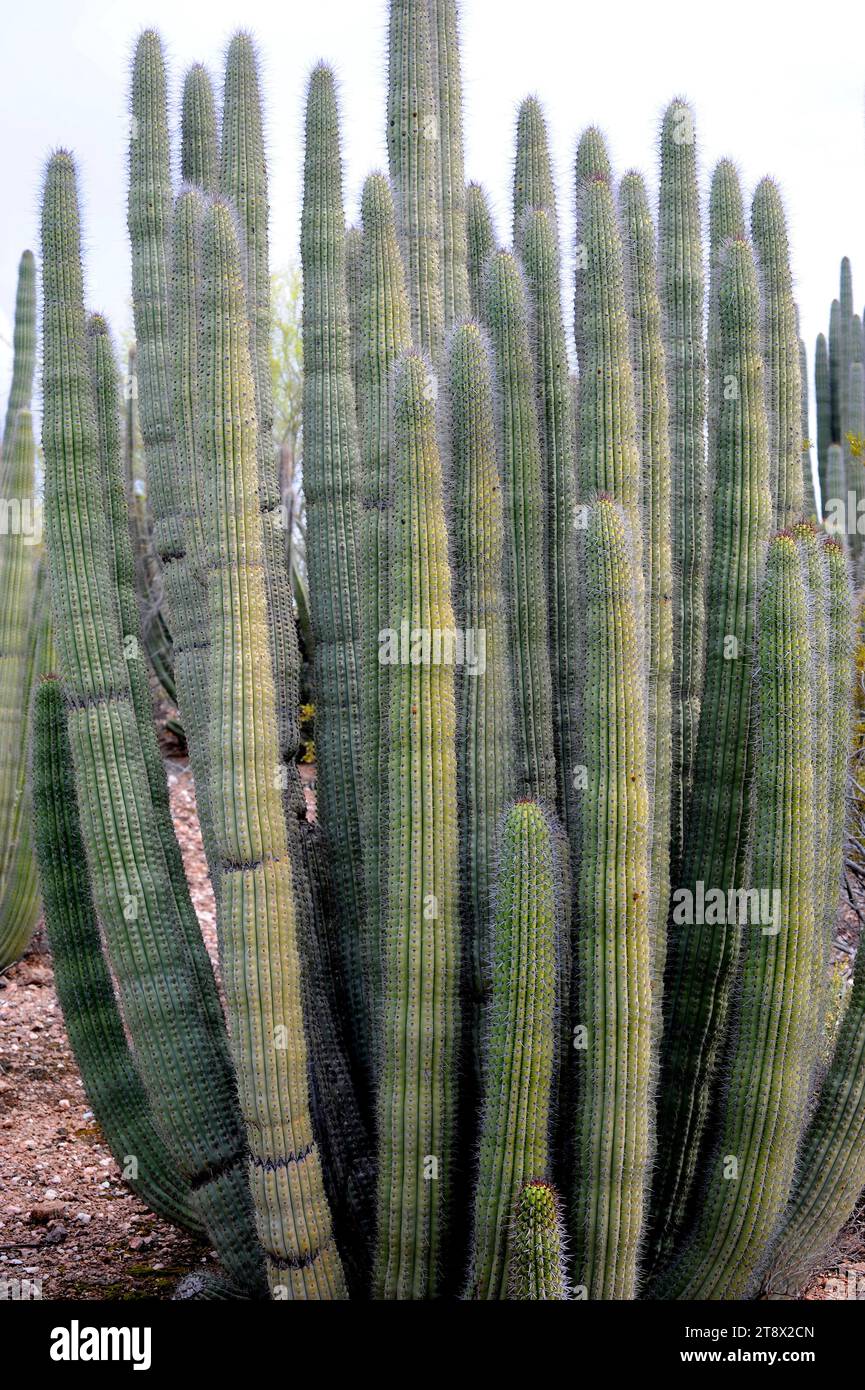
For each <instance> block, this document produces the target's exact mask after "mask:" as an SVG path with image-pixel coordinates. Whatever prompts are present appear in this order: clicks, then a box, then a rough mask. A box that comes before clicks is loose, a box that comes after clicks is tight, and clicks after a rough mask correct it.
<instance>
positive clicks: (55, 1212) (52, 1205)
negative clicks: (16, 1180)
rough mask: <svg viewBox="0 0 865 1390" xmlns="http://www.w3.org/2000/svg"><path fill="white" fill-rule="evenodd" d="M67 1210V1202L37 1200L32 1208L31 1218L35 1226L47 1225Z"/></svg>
mask: <svg viewBox="0 0 865 1390" xmlns="http://www.w3.org/2000/svg"><path fill="white" fill-rule="evenodd" d="M65 1211H66V1203H65V1202H37V1203H36V1204H35V1206H32V1207H31V1208H30V1212H29V1218H30V1220H31V1221H32V1222H33V1225H34V1226H46V1225H47V1224H48V1222H49V1221H53V1220H54V1219H55V1218H56V1217H58V1216H63V1214H64V1212H65Z"/></svg>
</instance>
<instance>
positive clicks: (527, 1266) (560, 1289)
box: [509, 1178, 568, 1302]
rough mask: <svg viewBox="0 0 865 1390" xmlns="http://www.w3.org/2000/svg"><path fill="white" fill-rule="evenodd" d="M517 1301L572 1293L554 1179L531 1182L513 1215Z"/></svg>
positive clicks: (513, 1271)
mask: <svg viewBox="0 0 865 1390" xmlns="http://www.w3.org/2000/svg"><path fill="white" fill-rule="evenodd" d="M509 1297H510V1298H511V1299H514V1300H517V1301H528V1300H530V1301H532V1302H537V1301H540V1300H542V1299H556V1300H562V1299H567V1297H568V1285H567V1277H566V1274H565V1236H564V1223H563V1222H562V1214H561V1201H560V1199H559V1194H558V1192H557V1191H556V1189H555V1188H554V1187H553V1185H552V1183H548V1182H543V1181H542V1180H541V1179H540V1178H535V1179H533V1181H532V1182H527V1183H526V1185H525V1187H524V1188H523V1190H522V1192H521V1193H520V1195H519V1197H518V1198H517V1204H516V1209H515V1211H514V1216H513V1231H512V1234H511V1264H510V1294H509Z"/></svg>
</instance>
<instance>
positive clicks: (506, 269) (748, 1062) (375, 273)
mask: <svg viewBox="0 0 865 1390" xmlns="http://www.w3.org/2000/svg"><path fill="white" fill-rule="evenodd" d="M388 67H389V70H388V113H387V137H388V138H387V150H388V170H387V173H382V172H374V173H372V174H370V175H369V177H368V178H367V180H366V182H365V184H364V186H363V194H362V199H361V220H360V225H359V226H358V227H356V228H348V227H347V226H346V218H345V209H344V204H343V184H342V160H341V149H340V119H339V110H338V104H337V99H336V88H335V79H334V75H333V73H332V72H331V71H330V69H329V68H327V67H326V66H324V65H319V66H318V67H316V69H315V70H314V71H313V73H312V75H311V77H310V81H309V87H308V92H307V104H306V125H305V155H304V196H303V211H302V219H301V229H300V247H301V262H302V270H303V290H304V307H303V349H304V401H303V415H304V423H303V432H304V467H303V484H304V491H305V504H306V528H307V530H306V548H305V556H306V558H305V564H306V572H307V573H306V577H307V578H308V583H309V620H310V623H311V631H312V637H313V639H314V665H313V687H314V698H315V710H316V715H315V721H316V722H315V747H316V753H317V767H316V810H315V816H314V817H313V815H312V814H311V810H310V808H308V806H307V804H306V801H305V799H304V795H303V791H302V788H301V784H300V778H299V773H298V768H297V758H298V748H299V672H300V657H299V647H298V638H297V631H296V619H295V614H294V612H293V602H292V579H291V566H292V563H293V561H292V560H291V559H290V558H289V550H288V539H289V538H288V535H287V534H286V533H285V530H284V517H283V514H282V511H281V507H280V495H279V489H278V482H277V472H276V463H275V451H274V448H273V441H272V414H273V409H272V401H271V392H270V379H269V375H268V372H269V359H268V353H269V338H270V305H269V297H268V285H269V270H268V266H269V248H268V232H267V227H268V191H267V166H266V161H265V157H264V143H263V138H262V129H263V124H264V122H263V114H262V108H261V96H260V91H259V81H258V69H257V59H256V54H255V50H254V47H253V45H252V43H251V41H250V39H249V37H248V36H247V35H245V34H239V35H237V36H235V38H234V39H233V40H232V42H231V44H230V46H229V49H228V54H227V59H226V69H225V85H224V94H223V100H222V109H221V119H217V114H216V112H217V103H216V99H215V96H214V92H213V89H212V86H211V83H210V79H209V77H208V75H207V73H206V72H205V70H204V69H203V68H201V67H200V66H196V67H194V68H193V69H192V70H191V71H190V73H189V74H188V75H187V78H186V81H185V84H184V89H183V101H182V121H181V148H180V159H179V164H177V169H178V171H179V174H180V176H181V177H182V183H181V182H179V181H177V183H175V180H174V178H173V156H172V150H171V146H170V140H169V133H168V132H169V124H168V117H167V109H168V108H167V99H168V98H167V82H166V71H165V65H164V59H163V54H162V47H161V44H160V41H159V39H158V37H157V36H156V35H155V34H154V33H152V32H150V31H148V32H147V33H145V34H144V35H142V37H141V39H140V41H139V44H138V49H137V53H136V59H135V64H134V71H133V81H132V112H133V115H134V117H135V119H134V121H133V122H132V127H131V130H132V139H131V147H130V192H129V227H130V235H131V240H132V249H133V266H134V274H133V304H134V310H135V320H136V337H137V349H136V350H137V367H136V370H137V375H138V380H139V381H140V392H139V400H140V416H141V428H142V434H143V440H144V447H145V451H146V453H147V464H148V476H149V488H148V502H149V506H150V508H151V511H152V522H153V541H154V546H155V552H156V557H157V560H158V563H159V566H160V567H161V572H162V584H163V589H164V602H165V618H166V623H167V626H168V628H169V629H170V632H171V635H172V642H173V658H174V672H175V679H176V691H177V699H178V706H179V711H180V715H181V718H182V720H183V725H184V729H185V731H186V734H187V739H188V744H189V750H190V758H191V764H192V769H193V773H194V777H195V782H196V790H197V796H198V805H199V810H200V818H201V827H202V837H203V842H204V847H205V852H206V856H207V861H208V865H209V870H210V875H211V879H212V882H213V887H214V891H215V896H216V902H217V935H218V945H219V957H220V972H221V978H222V982H223V987H224V995H225V1003H226V1016H227V1017H226V1020H225V1021H223V1016H222V1011H221V1009H220V1006H219V1000H218V996H217V992H216V987H215V981H214V977H213V973H212V970H211V968H210V964H209V961H208V959H207V956H206V953H205V951H204V947H203V943H202V940H201V935H200V932H199V930H198V926H197V923H196V921H195V915H194V912H193V910H192V904H191V901H190V898H189V893H188V889H187V886H186V882H185V879H184V876H183V870H182V863H181V861H180V856H179V850H178V846H177V842H176V839H175V837H174V834H173V830H172V827H171V823H170V816H169V814H168V803H167V796H166V791H165V777H164V772H163V769H162V766H161V763H160V760H159V754H158V748H157V744H156V740H155V735H154V727H153V721H152V710H151V707H150V693H149V688H148V683H147V676H146V669H145V666H144V664H143V657H144V655H145V651H146V645H147V644H146V640H145V636H144V633H143V630H142V627H141V621H140V614H139V608H138V604H137V602H136V596H135V556H134V554H133V547H132V543H131V541H130V536H129V531H128V517H127V510H128V508H127V494H128V488H127V489H124V461H123V458H122V457H121V454H122V450H121V448H120V433H119V419H120V406H119V402H118V394H117V369H116V365H115V360H114V353H113V348H112V344H111V338H110V334H109V332H108V327H107V325H106V323H105V321H104V320H103V319H102V318H101V317H99V316H91V318H90V319H87V318H86V315H85V307H84V282H83V273H82V265H81V254H80V227H79V220H78V207H77V192H76V174H75V167H74V163H73V160H72V158H71V156H70V155H68V154H67V153H65V152H62V151H61V152H59V153H57V154H55V155H54V156H53V157H52V159H51V161H50V163H49V165H48V170H47V174H46V179H45V188H44V198H43V247H42V275H43V303H44V361H45V369H44V378H43V396H44V402H45V412H44V421H43V446H44V452H45V466H46V484H45V497H46V509H47V519H48V552H49V559H50V569H51V585H52V604H53V612H54V616H55V622H56V627H57V633H58V649H59V650H58V673H59V679H58V680H56V681H51V682H48V683H46V684H45V685H44V686H43V687H42V690H41V691H40V695H39V702H38V723H37V739H36V753H35V773H36V792H37V808H36V809H37V815H36V829H37V840H38V846H39V858H40V865H41V871H42V877H43V891H44V895H45V903H46V911H47V914H48V921H49V931H50V935H51V942H52V947H53V949H54V952H55V957H56V961H57V970H58V988H59V991H60V994H61V1000H62V1002H63V1006H64V1009H65V1010H66V1014H67V1019H68V1023H69V1029H70V1034H71V1036H72V1040H73V1044H74V1046H75V1048H76V1050H77V1053H78V1056H79V1060H80V1064H81V1068H82V1072H83V1074H84V1079H85V1084H86V1085H87V1087H88V1091H89V1093H90V1094H91V1096H92V1098H93V1104H94V1108H95V1109H97V1111H98V1113H99V1115H100V1118H101V1120H102V1123H103V1124H104V1126H105V1129H106V1134H107V1136H108V1138H109V1142H110V1143H111V1144H112V1148H113V1151H114V1152H115V1153H116V1154H119V1153H121V1152H124V1153H127V1152H129V1151H130V1149H131V1150H132V1151H134V1152H135V1153H136V1154H137V1155H138V1157H139V1164H138V1171H137V1177H136V1181H137V1182H138V1190H139V1191H140V1192H141V1193H142V1194H143V1195H144V1196H145V1198H146V1200H148V1201H149V1202H151V1204H152V1205H153V1206H154V1207H155V1208H157V1209H159V1210H161V1211H163V1212H166V1213H167V1214H169V1215H171V1216H172V1218H173V1219H175V1220H177V1221H179V1222H182V1223H185V1224H187V1225H189V1226H190V1227H191V1228H193V1229H196V1230H199V1231H202V1232H203V1233H205V1234H206V1236H207V1238H208V1239H209V1240H210V1241H211V1243H212V1244H213V1246H214V1247H215V1249H216V1252H217V1254H218V1256H219V1259H220V1261H221V1264H222V1266H223V1271H224V1276H225V1284H224V1286H223V1287H222V1292H223V1293H227V1292H229V1291H231V1292H233V1293H235V1294H237V1293H240V1294H242V1295H245V1296H249V1297H257V1296H261V1295H264V1294H266V1293H267V1292H269V1293H270V1295H271V1296H272V1297H274V1298H277V1299H282V1298H291V1299H294V1298H298V1299H343V1298H346V1297H349V1296H350V1297H353V1298H364V1297H374V1298H377V1299H426V1298H435V1297H448V1296H450V1297H457V1296H462V1297H465V1298H469V1299H477V1300H486V1299H505V1298H514V1299H519V1300H540V1299H555V1300H561V1299H566V1298H567V1299H595V1300H596V1299H632V1298H636V1297H640V1296H648V1297H651V1298H738V1297H743V1296H748V1295H751V1294H755V1293H757V1292H758V1291H760V1290H761V1289H766V1290H768V1291H769V1292H772V1293H775V1292H777V1291H778V1290H781V1291H782V1294H786V1293H787V1292H788V1291H789V1290H792V1289H794V1288H796V1287H798V1283H799V1282H800V1281H801V1279H802V1278H803V1277H804V1276H805V1275H806V1274H807V1271H808V1270H809V1269H810V1268H811V1267H812V1265H813V1261H814V1260H815V1259H816V1258H817V1257H818V1256H819V1254H820V1252H821V1250H822V1249H823V1248H824V1247H825V1246H826V1245H827V1244H828V1243H829V1242H830V1241H831V1240H832V1239H833V1237H834V1235H835V1234H836V1233H837V1230H838V1228H839V1226H840V1224H841V1223H842V1222H843V1221H844V1219H845V1218H846V1216H848V1215H849V1213H850V1211H851V1209H852V1206H853V1203H854V1201H855V1197H856V1193H857V1190H858V1187H859V1186H861V1183H862V1181H863V1180H865V1174H863V1172H862V1157H861V1147H862V1146H861V1134H862V1131H863V1127H865V1068H863V1062H862V1051H863V1037H862V1030H863V1017H865V1014H863V991H862V981H863V979H865V973H863V970H862V968H861V966H860V967H859V968H858V972H857V983H856V985H855V986H854V989H853V991H852V996H851V1001H850V1005H849V1008H848V1010H847V1012H846V1014H845V1018H844V1021H843V1023H842V1026H841V1029H840V1032H839V1036H838V1041H837V1044H836V1047H835V1050H834V1054H833V1056H832V1059H831V1061H830V1063H829V1066H828V1069H827V1071H826V1075H825V1077H824V1078H822V1079H821V1078H820V1077H819V1076H818V1074H817V1069H816V1066H815V1062H816V1058H817V1057H818V1055H819V1051H820V1046H819V1033H820V1029H821V1026H822V1019H823V1015H824V1009H825V996H826V970H827V961H828V955H829V943H830V939H831V935H832V928H833V924H834V919H835V914H836V911H837V906H838V901H839V895H840V886H841V876H842V870H843V845H844V836H845V808H846V804H847V785H846V779H847V765H846V758H847V751H848V743H849V734H850V728H849V723H850V710H851V706H852V672H853V667H852V652H853V638H852V616H851V613H852V608H851V592H850V581H849V576H848V571H847V552H846V550H845V547H844V545H843V543H841V542H839V541H836V540H834V539H831V538H829V537H828V536H827V535H826V533H825V531H824V530H823V528H822V527H819V526H818V525H817V523H816V521H815V520H813V519H812V518H811V517H810V502H809V500H807V499H810V497H811V489H810V488H809V487H808V483H809V468H808V467H807V466H805V465H803V459H804V458H806V457H807V455H806V453H805V451H804V450H803V434H804V430H805V428H806V424H805V413H804V411H803V401H802V376H801V372H802V368H801V361H802V348H801V343H800V339H799V329H798V320H797V314H796V307H795V304H794V301H793V296H792V288H791V286H792V279H791V274H790V262H789V251H788V245H787V232H786V226H785V219H784V211H783V207H782V204H781V199H780V196H779V194H778V190H777V187H776V185H775V184H774V183H773V182H772V181H771V180H768V179H765V180H763V181H762V182H761V183H760V184H759V185H758V187H757V189H756V191H755V193H754V198H753V204H752V207H751V215H750V222H749V224H748V225H746V220H745V212H744V202H743V197H742V190H741V187H740V183H739V178H738V174H737V172H736V169H735V166H733V165H732V164H731V163H730V162H729V161H722V163H721V164H720V165H719V166H718V168H717V169H716V171H715V173H714V177H713V180H712V196H711V203H710V217H709V226H708V271H709V273H708V278H707V279H704V269H703V229H702V225H701V212H700V204H699V197H698V187H699V178H700V170H699V165H698V159H697V146H696V139H695V128H694V126H695V123H694V115H693V112H692V110H691V108H690V107H689V106H688V105H687V104H686V103H685V102H683V101H681V100H678V99H677V100H675V101H673V102H672V103H671V105H670V106H669V108H668V109H667V111H666V112H665V114H664V117H663V122H662V127H661V169H660V200H659V206H658V217H657V225H656V223H655V220H654V218H653V213H652V209H651V207H650V199H649V194H648V191H647V186H646V183H645V181H644V180H643V178H642V176H641V175H640V174H638V173H636V172H634V171H630V172H628V173H627V174H625V176H624V177H623V178H622V179H621V181H620V182H619V184H618V187H616V186H615V183H614V177H613V171H612V167H611V163H610V159H609V155H608V152H607V149H606V144H605V141H604V138H603V136H602V134H601V133H600V132H599V131H598V130H597V129H596V128H594V127H589V128H588V129H587V130H586V131H585V132H584V134H583V135H582V137H581V139H580V141H579V146H578V149H577V153H576V160H575V165H574V171H573V173H574V181H573V189H572V196H573V200H574V209H575V213H576V224H577V229H578V231H577V248H576V249H577V255H576V258H575V259H576V264H575V272H574V279H573V285H572V290H573V337H572V339H571V337H570V332H569V330H568V329H566V326H565V324H566V320H565V314H564V311H563V303H562V293H561V283H562V278H561V255H562V247H561V243H560V234H559V212H558V208H557V203H556V190H555V184H554V180H553V177H552V162H551V159H550V152H549V145H548V135H547V129H546V123H545V118H544V113H543V109H542V107H541V106H540V103H539V102H538V101H537V99H536V98H533V97H532V98H528V99H527V100H526V101H525V102H524V103H523V105H522V106H521V107H520V110H519V113H518V117H517V122H516V159H515V171H514V183H513V209H512V211H513V221H512V228H513V244H512V246H510V247H500V246H499V245H498V243H497V238H496V230H495V226H494V221H493V218H492V215H491V212H490V203H489V200H488V198H487V195H486V194H485V193H484V191H483V189H482V188H481V186H480V185H478V184H474V183H470V184H468V185H466V183H465V173H464V156H463V145H462V127H461V110H460V107H461V80H460V72H459V51H458V41H457V13H456V6H455V3H454V0H391V4H390V20H389V38H388ZM175 162H176V161H175ZM848 269H849V268H848ZM706 309H707V310H708V313H707V315H706V321H707V324H708V328H707V329H706V327H705V326H704V310H706ZM848 310H849V315H848ZM833 323H834V327H833V332H832V334H831V335H830V343H829V349H828V352H827V350H826V347H825V344H824V345H823V347H822V348H820V347H819V345H818V353H817V358H816V370H817V374H818V382H821V383H823V387H822V389H823V395H822V396H821V394H820V389H818V440H817V443H818V458H820V460H821V466H822V467H824V469H825V470H828V469H829V467H830V465H831V466H832V467H834V468H835V469H836V470H837V469H839V468H841V469H843V468H844V467H845V466H847V467H849V468H852V466H853V462H852V461H853V458H854V454H853V444H852V443H851V442H850V440H849V439H848V440H847V444H846V446H845V445H844V439H843V437H842V436H841V435H840V433H838V431H839V429H840V425H839V422H846V423H848V424H850V430H849V433H850V434H851V436H854V437H855V429H854V426H856V425H857V421H859V420H860V415H857V409H858V407H857V404H856V402H857V400H858V397H857V395H856V389H855V388H856V387H857V384H858V383H860V379H861V373H862V354H861V331H860V332H859V335H858V337H857V330H856V320H855V319H854V317H853V316H852V309H851V307H850V293H849V273H846V278H845V281H844V285H843V292H842V298H841V300H840V301H839V307H838V309H837V311H836V312H835V315H834V320H833ZM571 343H573V347H574V349H575V360H576V364H577V367H578V373H577V374H575V373H574V372H573V371H572V364H573V361H574V354H572V352H571ZM857 343H858V344H859V345H860V347H859V348H858V349H857ZM857 351H859V356H858V357H857V356H856V353H857ZM845 354H846V357H845ZM848 359H849V361H848V368H847V370H846V375H845V373H844V372H843V371H842V370H841V363H842V361H846V360H848ZM857 368H858V373H857ZM833 383H834V384H833ZM845 383H846V384H845ZM860 394H861V392H860ZM859 404H860V405H861V402H860V403H859ZM851 422H852V423H851ZM845 447H846V453H845ZM822 476H823V475H822V474H821V478H822ZM824 496H825V493H824ZM806 513H807V514H806ZM854 558H855V552H854ZM58 860H61V861H62V864H63V868H62V871H61V870H60V868H59V867H58ZM767 902H768V904H769V907H768V908H767V907H766V906H765V905H766V903H767ZM764 909H765V910H764ZM743 910H744V911H745V914H746V915H745V916H744V917H742V916H737V915H736V914H737V912H740V911H743ZM748 912H750V915H748ZM713 913H714V916H713V915H712V914H713ZM755 914H756V915H755ZM97 919H98V921H99V923H100V925H101V929H102V934H101V935H100V933H99V932H98V931H97V930H96V926H95V922H96V920H97ZM112 976H113V979H114V981H115V982H116V988H115V986H114V985H113V984H112ZM127 1038H128V1041H127ZM818 1083H819V1092H818V1094H817V1097H816V1099H815V1101H814V1104H813V1107H811V1103H810V1100H809V1097H810V1095H811V1093H812V1091H813V1090H814V1089H815V1088H816V1086H817V1084H818ZM731 1165H732V1167H734V1168H735V1179H736V1180H735V1181H731V1180H730V1169H731ZM211 1292H213V1289H212V1290H211Z"/></svg>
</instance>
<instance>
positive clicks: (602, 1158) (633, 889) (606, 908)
mask: <svg viewBox="0 0 865 1390" xmlns="http://www.w3.org/2000/svg"><path fill="white" fill-rule="evenodd" d="M631 556H632V551H631V549H630V542H629V536H628V528H627V523H626V521H625V518H624V515H623V512H622V510H621V508H620V507H618V506H617V504H616V503H614V502H613V501H611V500H610V499H609V498H601V499H599V500H598V501H597V502H596V503H595V504H594V505H593V506H592V508H591V510H590V513H589V517H588V527H587V530H586V533H585V571H584V572H585V619H584V621H585V639H584V640H585V651H586V663H585V671H584V677H585V679H584V684H583V692H582V709H583V721H584V729H585V734H584V742H585V755H584V756H585V763H586V769H587V785H586V789H585V791H583V793H582V803H581V804H582V836H581V854H580V856H579V858H578V859H577V860H576V880H577V883H576V889H577V893H576V901H577V922H578V932H577V953H578V960H577V980H578V1000H579V1003H578V1008H577V1010H576V1013H575V1017H576V1018H577V1020H578V1022H579V1023H580V1024H581V1025H582V1027H583V1029H585V1031H586V1041H585V1048H584V1049H583V1050H581V1051H580V1052H579V1053H578V1054H577V1056H578V1065H579V1104H578V1111H577V1134H576V1141H577V1142H576V1154H575V1194H574V1218H573V1227H572V1229H573V1232H574V1243H575V1281H576V1283H577V1285H578V1286H580V1287H581V1288H582V1289H583V1290H584V1295H585V1297H587V1298H592V1299H596V1298H600V1299H609V1298H615V1299H618V1298H633V1297H634V1294H635V1289H636V1280H637V1253H638V1247H639V1243H640V1235H641V1227H642V1220H643V1208H644V1198H645V1188H646V1179H647V1175H648V1166H649V1157H650V1134H649V1117H650V1108H651V1084H652V1071H653V1067H652V1040H651V1033H652V987H651V949H650V941H649V862H648V860H649V854H648V839H647V823H648V792H647V787H646V722H645V721H646V712H645V698H644V690H643V680H642V666H641V656H640V640H639V638H638V632H641V631H642V628H643V611H642V606H641V605H640V604H639V601H638V599H637V597H636V592H635V591H636V582H635V580H636V566H635V565H634V563H633V560H632V558H631ZM611 805H614V806H615V807H616V815H615V816H614V817H612V818H611V816H610V814H609V807H610V806H611Z"/></svg>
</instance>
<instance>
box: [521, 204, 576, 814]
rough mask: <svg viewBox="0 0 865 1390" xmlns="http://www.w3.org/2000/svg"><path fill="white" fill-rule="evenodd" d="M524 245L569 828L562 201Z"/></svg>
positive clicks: (572, 487)
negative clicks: (558, 218) (558, 232)
mask: <svg viewBox="0 0 865 1390" xmlns="http://www.w3.org/2000/svg"><path fill="white" fill-rule="evenodd" d="M519 246H520V252H521V255H522V260H523V265H524V266H525V273H526V285H527V289H528V296H529V302H530V304H531V314H530V323H531V329H532V338H533V342H532V347H533V355H534V362H535V380H536V399H537V412H538V426H539V430H540V444H541V461H542V477H543V493H544V498H545V503H546V507H545V519H544V520H545V524H544V550H545V554H546V576H547V594H548V595H549V641H550V670H551V676H552V688H553V739H554V756H555V763H556V787H557V805H558V807H559V810H560V812H561V816H562V822H563V825H564V829H565V831H566V832H568V833H570V832H571V831H572V830H573V829H574V828H575V825H576V808H575V798H576V797H577V795H578V793H577V792H576V791H575V789H574V776H575V772H576V766H577V762H578V761H579V755H578V729H577V705H576V698H577V684H578V679H577V640H578V639H577V626H578V618H577V554H576V547H575V545H574V523H575V517H576V442H575V440H574V418H573V412H572V410H571V387H570V378H569V373H568V355H567V346H566V342H565V329H564V323H563V321H562V303H561V280H560V276H559V254H558V247H557V244H556V220H555V207H554V206H553V207H552V208H551V209H544V210H540V209H538V210H534V211H532V210H528V209H527V211H526V213H525V216H524V218H523V222H522V224H521V228H520V238H519Z"/></svg>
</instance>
